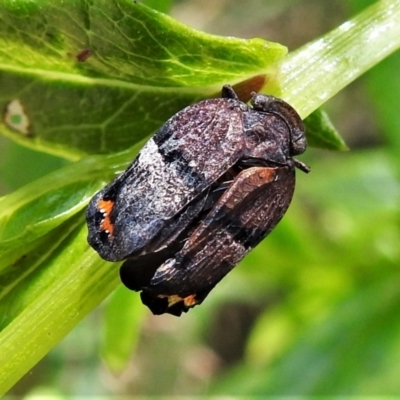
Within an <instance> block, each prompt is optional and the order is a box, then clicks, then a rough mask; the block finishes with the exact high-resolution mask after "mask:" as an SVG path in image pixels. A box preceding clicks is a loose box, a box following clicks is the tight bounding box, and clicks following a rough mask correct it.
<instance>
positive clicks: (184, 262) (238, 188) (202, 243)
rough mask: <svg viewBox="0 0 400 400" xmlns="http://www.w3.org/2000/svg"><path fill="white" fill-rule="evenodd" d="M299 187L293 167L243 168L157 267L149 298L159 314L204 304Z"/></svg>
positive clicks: (147, 301)
mask: <svg viewBox="0 0 400 400" xmlns="http://www.w3.org/2000/svg"><path fill="white" fill-rule="evenodd" d="M294 186H295V171H294V168H292V167H276V168H268V167H253V168H249V169H246V170H244V171H242V172H241V173H240V174H239V175H238V176H237V178H236V179H235V181H234V182H233V184H232V185H231V186H230V187H229V189H228V190H227V191H226V192H225V193H224V194H223V196H222V197H221V198H220V200H219V201H218V202H217V204H216V205H215V207H214V208H213V209H212V210H211V211H210V212H209V214H208V215H207V216H206V217H205V218H204V220H202V221H201V222H200V224H199V226H198V227H197V229H196V230H195V231H194V232H193V233H192V235H191V236H190V237H189V239H188V241H187V242H186V243H185V245H184V247H183V248H182V250H181V251H179V252H178V253H177V254H176V255H175V256H174V257H173V258H170V259H168V260H167V261H166V262H165V263H164V264H163V265H161V266H160V267H159V268H157V270H156V272H155V274H154V276H153V277H152V279H151V281H150V285H149V286H147V287H145V288H143V291H142V293H141V297H142V301H143V303H144V304H146V305H147V306H148V307H149V308H150V309H151V311H152V312H153V313H155V314H163V313H165V312H167V313H171V314H174V315H180V314H181V312H186V311H187V310H188V309H189V308H191V307H193V306H194V305H197V304H200V303H201V302H202V301H203V300H204V299H205V297H206V296H207V295H208V293H209V292H210V291H211V290H212V289H213V287H214V286H215V285H216V284H217V283H218V282H219V281H220V280H221V279H222V278H223V277H224V276H225V275H226V274H227V273H228V272H229V271H230V270H231V269H232V268H233V267H234V266H235V265H236V264H237V263H238V262H239V261H240V260H241V259H242V258H243V257H244V256H245V255H246V254H247V253H248V252H249V251H250V250H251V249H252V248H253V247H254V246H256V245H257V244H258V243H259V242H260V241H261V240H262V239H263V238H264V237H265V236H266V235H268V233H269V232H271V230H272V229H273V228H274V227H275V226H276V224H277V223H278V222H279V221H280V219H281V218H282V217H283V215H284V213H285V212H286V210H287V208H288V206H289V204H290V202H291V199H292V196H293V191H294Z"/></svg>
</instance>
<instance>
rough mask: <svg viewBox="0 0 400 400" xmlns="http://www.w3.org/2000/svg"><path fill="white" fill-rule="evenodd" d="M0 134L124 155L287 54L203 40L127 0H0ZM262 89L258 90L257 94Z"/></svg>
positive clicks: (68, 153) (80, 151)
mask: <svg viewBox="0 0 400 400" xmlns="http://www.w3.org/2000/svg"><path fill="white" fill-rule="evenodd" d="M0 7H1V10H2V12H1V16H0V49H1V50H0V79H1V82H2V96H1V101H0V108H2V109H4V110H5V113H4V116H3V121H2V123H1V124H0V131H1V132H2V133H3V134H6V135H7V136H9V137H11V138H13V139H14V140H17V141H19V142H20V143H23V144H25V145H28V146H32V147H35V148H38V149H41V150H44V151H49V152H53V153H55V154H58V155H61V156H64V157H67V158H77V157H80V156H83V155H85V154H93V153H110V152H116V151H121V150H124V149H126V148H127V147H130V146H132V145H133V144H135V143H137V142H138V141H140V140H141V139H143V138H145V137H147V136H149V135H150V134H152V133H154V132H155V130H156V129H157V128H159V127H160V126H161V125H162V123H163V122H165V120H166V119H168V118H169V117H170V116H171V115H173V114H174V113H176V112H177V111H178V110H180V109H182V108H184V107H185V106H187V105H188V104H190V103H192V102H194V101H198V100H200V99H202V98H205V97H212V96H215V95H218V94H219V93H220V90H221V87H222V85H223V84H225V83H231V84H235V83H237V82H240V81H243V80H246V79H249V78H251V77H253V76H259V75H262V77H263V79H262V81H261V82H260V83H261V86H262V85H263V84H264V83H265V81H267V82H268V83H269V84H273V83H274V75H275V73H276V66H275V64H276V63H277V62H278V61H279V60H280V59H282V57H283V56H284V55H285V53H286V48H285V47H283V46H281V45H279V44H275V43H270V42H267V41H264V40H261V39H250V40H243V39H236V38H232V37H229V38H223V37H219V36H213V35H207V34H204V33H202V32H198V31H195V30H193V29H190V28H188V27H186V26H184V25H183V24H180V23H179V22H177V21H174V20H173V19H171V18H170V17H168V16H166V15H164V14H161V13H158V12H156V11H154V10H151V9H149V8H147V7H145V6H143V5H141V4H138V3H136V2H133V1H131V0H114V1H98V2H96V4H92V2H89V1H85V0H82V1H74V2H64V1H63V0H43V1H41V2H40V4H39V3H37V2H14V1H9V0H1V1H0ZM261 86H259V87H257V88H256V89H257V90H259V89H260V88H261Z"/></svg>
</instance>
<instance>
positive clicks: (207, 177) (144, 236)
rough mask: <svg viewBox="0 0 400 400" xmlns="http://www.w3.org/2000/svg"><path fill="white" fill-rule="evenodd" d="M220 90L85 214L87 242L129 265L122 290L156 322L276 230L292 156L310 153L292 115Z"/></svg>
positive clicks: (184, 306)
mask: <svg viewBox="0 0 400 400" xmlns="http://www.w3.org/2000/svg"><path fill="white" fill-rule="evenodd" d="M250 103H251V106H248V105H246V104H245V103H243V102H241V101H239V99H238V98H237V96H236V94H235V92H234V90H233V89H232V88H231V87H230V86H228V85H225V86H224V87H223V89H222V97H221V98H217V99H210V100H205V101H201V102H199V103H196V104H193V105H191V106H189V107H186V108H185V109H183V110H182V111H180V112H178V113H177V114H175V115H174V116H173V117H171V118H170V119H169V120H168V121H167V122H166V123H165V124H164V125H163V126H162V127H161V128H160V129H159V131H158V132H157V133H156V134H155V135H154V136H153V137H152V138H151V139H150V140H149V141H148V142H147V144H146V145H145V146H144V147H143V149H142V150H141V152H140V153H139V154H138V156H137V158H136V159H135V160H134V161H133V163H132V164H131V165H130V166H129V167H128V168H127V170H126V171H125V172H124V173H123V174H122V175H120V176H119V177H118V178H116V179H115V180H114V181H113V182H111V183H110V184H109V185H108V186H106V187H105V188H104V189H103V190H101V191H100V192H99V193H97V194H96V195H95V196H94V197H93V199H92V200H91V202H90V204H89V207H88V209H87V222H88V227H89V236H88V241H89V243H90V245H91V246H92V247H93V248H94V249H95V250H96V251H97V252H98V253H99V254H100V256H101V257H102V258H104V259H105V260H109V261H121V260H126V261H125V263H124V264H123V266H122V267H121V270H120V275H121V280H122V282H123V283H124V284H125V285H126V286H127V287H128V288H130V289H132V290H136V291H140V292H141V298H142V301H143V303H144V304H146V305H147V306H148V307H149V308H150V310H151V311H152V312H153V313H155V314H163V313H170V314H173V315H180V314H181V313H182V312H186V311H187V310H188V309H189V308H191V307H193V306H195V305H197V304H200V303H201V302H202V301H203V300H204V299H205V297H206V296H207V295H208V293H209V292H210V291H211V289H212V288H213V287H214V286H215V285H216V284H217V283H218V282H219V281H220V280H221V279H222V278H223V277H224V276H225V275H226V274H227V273H228V272H229V271H230V270H231V269H232V268H233V267H234V266H235V265H236V264H237V263H238V262H239V261H240V260H241V259H242V258H243V257H244V256H245V255H246V254H247V253H248V252H249V251H250V250H251V249H252V248H254V247H255V246H256V245H257V244H258V243H259V242H260V241H261V240H262V239H263V238H264V237H265V236H266V235H268V233H269V232H271V230H272V229H273V228H274V227H275V226H276V224H277V223H278V222H279V221H280V219H281V218H282V216H283V215H284V213H285V212H286V210H287V208H288V206H289V204H290V201H291V199H292V196H293V191H294V186H295V167H297V168H299V169H301V170H302V171H304V172H308V171H309V168H308V167H307V166H306V165H305V164H303V163H302V162H300V161H298V160H295V159H294V158H293V156H295V155H299V154H302V153H303V152H304V151H305V149H306V146H307V142H306V138H305V132H304V126H303V123H302V121H301V119H300V117H299V115H298V114H297V113H296V111H295V110H294V109H293V108H292V107H291V106H290V105H289V104H287V103H285V102H284V101H283V100H281V99H277V98H275V97H272V96H267V95H264V94H254V95H253V97H252V99H251V101H250Z"/></svg>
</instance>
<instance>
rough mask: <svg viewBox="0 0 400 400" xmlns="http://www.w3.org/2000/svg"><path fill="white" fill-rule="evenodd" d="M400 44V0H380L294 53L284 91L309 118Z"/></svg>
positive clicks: (283, 72) (286, 66) (286, 65)
mask: <svg viewBox="0 0 400 400" xmlns="http://www.w3.org/2000/svg"><path fill="white" fill-rule="evenodd" d="M399 47H400V1H399V0H381V1H378V2H377V3H375V4H373V5H372V6H370V7H368V8H367V9H365V10H364V11H363V12H361V13H360V14H358V15H357V16H355V17H354V18H353V19H351V20H349V21H347V22H345V23H343V24H342V25H340V26H339V27H338V28H336V29H335V30H333V31H331V32H329V33H328V34H326V35H325V36H323V37H321V38H319V39H317V40H315V41H313V42H311V43H308V44H306V45H305V46H303V47H302V48H300V49H299V50H297V51H295V52H292V53H290V54H289V55H288V56H287V57H286V58H285V60H284V62H283V65H282V70H281V76H280V86H281V91H280V93H279V96H280V97H282V98H284V99H285V100H286V101H287V102H288V103H289V104H291V105H292V106H293V107H294V108H295V109H296V110H297V111H298V112H299V114H300V115H301V117H302V118H305V117H307V116H308V115H309V114H311V112H313V111H314V110H316V109H317V108H318V107H320V106H321V105H322V104H323V103H325V102H326V101H327V100H328V99H329V98H331V97H332V96H334V95H335V94H336V93H337V92H339V91H340V90H341V89H343V88H344V87H345V86H347V85H348V84H349V83H351V82H352V81H354V80H355V79H356V78H358V77H359V76H360V75H361V74H363V73H364V72H366V71H367V70H368V69H369V68H371V67H373V66H374V65H376V64H378V63H379V62H380V61H381V60H383V59H384V58H385V57H387V56H388V55H389V54H391V53H392V52H394V51H395V50H396V49H398V48H399ZM393 78H394V79H396V78H395V77H393Z"/></svg>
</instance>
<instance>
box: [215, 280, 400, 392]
mask: <svg viewBox="0 0 400 400" xmlns="http://www.w3.org/2000/svg"><path fill="white" fill-rule="evenodd" d="M399 284H400V277H399V275H398V274H394V275H393V274H392V275H391V276H390V278H389V279H385V280H384V281H382V282H379V283H377V284H374V285H372V286H371V287H366V288H361V289H360V290H359V291H358V292H356V293H355V294H354V293H353V294H352V295H351V296H350V298H348V299H347V300H345V301H344V302H343V303H342V304H341V305H339V306H338V307H337V308H336V310H335V311H334V313H333V314H330V315H329V319H328V320H325V321H323V322H321V323H319V324H317V325H315V326H312V327H310V329H309V330H308V331H307V332H305V333H304V335H303V336H302V337H301V338H300V340H299V341H298V342H297V343H296V344H295V346H294V347H293V348H292V349H290V351H288V352H287V354H286V355H285V356H283V357H282V358H281V359H280V360H279V361H278V362H277V363H275V364H274V365H272V366H271V367H270V368H269V369H261V370H260V369H259V368H258V369H257V370H255V369H253V368H247V369H246V368H241V369H237V370H236V371H234V373H233V374H232V376H230V377H229V376H228V377H226V379H225V383H224V382H222V383H221V384H220V385H218V388H215V389H214V390H213V391H212V392H213V394H222V393H223V394H224V395H227V394H235V395H241V394H246V395H248V396H249V395H250V396H263V397H265V396H272V395H279V396H327V395H329V396H333V395H342V396H344V395H347V396H349V395H357V396H363V395H364V396H371V395H372V396H382V395H385V396H389V395H394V394H397V393H398V392H399V390H400V381H399V380H398V376H399V374H400V367H399V364H398V361H397V360H398V358H399V357H400V323H399V322H398V309H399V306H400V291H399V290H398V288H399ZM382 293H384V296H382ZM226 383H227V384H228V386H226Z"/></svg>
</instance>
